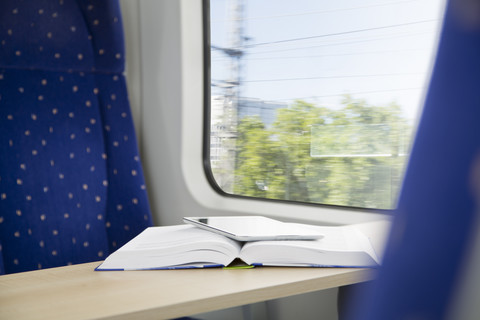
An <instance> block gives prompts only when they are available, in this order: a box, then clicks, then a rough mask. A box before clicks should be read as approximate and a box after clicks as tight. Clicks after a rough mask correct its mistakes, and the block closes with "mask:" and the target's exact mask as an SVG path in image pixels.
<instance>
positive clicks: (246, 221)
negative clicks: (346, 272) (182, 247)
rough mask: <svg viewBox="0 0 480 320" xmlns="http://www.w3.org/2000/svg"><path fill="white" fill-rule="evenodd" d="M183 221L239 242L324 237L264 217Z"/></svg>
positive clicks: (310, 230)
mask: <svg viewBox="0 0 480 320" xmlns="http://www.w3.org/2000/svg"><path fill="white" fill-rule="evenodd" d="M183 221H184V222H185V223H190V224H193V225H196V226H197V227H200V228H203V229H206V230H209V231H212V232H216V233H219V234H222V235H224V236H227V237H229V238H232V239H235V240H239V241H257V240H314V239H319V238H322V237H323V235H322V234H319V233H318V232H317V231H316V230H313V229H310V228H308V227H307V226H302V225H297V224H291V223H285V222H281V221H278V220H274V219H270V218H266V217H262V216H233V217H230V216H220V217H185V218H183Z"/></svg>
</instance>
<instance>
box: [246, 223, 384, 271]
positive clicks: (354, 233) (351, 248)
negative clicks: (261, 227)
mask: <svg viewBox="0 0 480 320" xmlns="http://www.w3.org/2000/svg"><path fill="white" fill-rule="evenodd" d="M311 227H312V228H315V229H316V230H318V231H320V232H322V233H323V234H324V237H323V238H322V239H319V240H288V241H258V242H251V243H246V244H245V245H244V247H243V249H242V251H241V254H240V258H241V259H242V260H244V261H245V262H246V263H249V264H251V263H258V264H263V265H305V266H309V265H329V266H373V265H378V258H377V256H376V254H375V251H374V250H373V247H372V246H371V244H370V241H369V240H368V238H367V237H366V236H365V235H364V234H362V233H361V232H359V231H358V230H357V229H355V227H353V226H340V227H324V226H311Z"/></svg>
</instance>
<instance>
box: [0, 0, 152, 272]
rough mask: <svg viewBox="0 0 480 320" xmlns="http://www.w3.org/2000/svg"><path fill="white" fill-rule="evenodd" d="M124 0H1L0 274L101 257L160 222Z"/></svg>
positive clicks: (100, 258) (81, 261)
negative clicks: (130, 93)
mask: <svg viewBox="0 0 480 320" xmlns="http://www.w3.org/2000/svg"><path fill="white" fill-rule="evenodd" d="M124 64H125V51H124V39H123V31H122V20H121V15H120V8H119V4H118V1H116V0H105V1H93V0H76V1H75V0H65V1H64V0H25V1H17V0H2V1H0V274H4V273H14V272H21V271H28V270H35V269H40V268H50V267H56V266H62V265H68V264H76V263H83V262H89V261H97V260H102V259H104V258H105V257H106V256H107V255H108V254H109V253H111V252H112V251H114V250H116V249H117V248H119V247H120V246H121V245H123V244H124V243H125V242H127V241H128V240H130V239H131V238H132V237H134V236H135V235H137V234H138V233H140V232H141V231H142V230H143V229H145V228H146V227H147V226H150V225H151V224H152V219H151V213H150V209H149V204H148V199H147V194H146V188H145V182H144V178H143V171H142V166H141V163H140V158H139V153H138V147H137V144H136V137H135V132H134V128H133V122H132V118H131V113H130V108H129V103H128V97H127V90H126V83H125V77H124V74H123V72H124Z"/></svg>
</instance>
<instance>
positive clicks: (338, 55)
mask: <svg viewBox="0 0 480 320" xmlns="http://www.w3.org/2000/svg"><path fill="white" fill-rule="evenodd" d="M425 50H428V49H426V48H416V49H400V50H384V51H364V52H351V53H336V54H321V55H304V56H285V57H271V56H270V57H264V58H244V59H243V60H244V61H256V60H283V59H311V58H326V57H340V56H358V55H368V54H386V53H401V52H412V51H425ZM212 61H229V60H228V59H226V58H217V59H212Z"/></svg>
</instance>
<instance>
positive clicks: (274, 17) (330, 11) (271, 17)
mask: <svg viewBox="0 0 480 320" xmlns="http://www.w3.org/2000/svg"><path fill="white" fill-rule="evenodd" d="M408 2H418V0H406V1H396V2H390V3H378V4H371V5H366V6H358V7H350V8H337V9H330V10H321V11H309V12H299V13H290V14H281V15H272V16H259V17H251V18H244V19H242V21H250V20H267V19H277V18H286V17H296V16H305V15H316V14H324V13H332V12H340V11H350V10H358V9H365V8H373V7H384V6H390V5H397V4H404V3H408ZM217 21H218V20H217Z"/></svg>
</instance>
